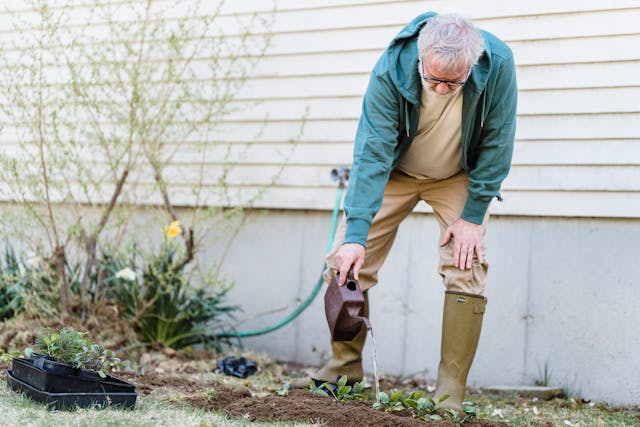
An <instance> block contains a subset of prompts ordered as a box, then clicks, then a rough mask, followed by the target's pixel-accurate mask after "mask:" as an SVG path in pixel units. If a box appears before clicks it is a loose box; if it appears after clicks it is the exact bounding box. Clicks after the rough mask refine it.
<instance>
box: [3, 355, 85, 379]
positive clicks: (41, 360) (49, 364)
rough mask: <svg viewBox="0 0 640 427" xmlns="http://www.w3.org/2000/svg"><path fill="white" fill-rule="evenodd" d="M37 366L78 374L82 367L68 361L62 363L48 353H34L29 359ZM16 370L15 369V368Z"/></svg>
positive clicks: (60, 373)
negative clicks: (76, 366)
mask: <svg viewBox="0 0 640 427" xmlns="http://www.w3.org/2000/svg"><path fill="white" fill-rule="evenodd" d="M26 360H29V361H32V362H33V365H34V366H35V367H36V368H40V369H44V370H45V371H47V372H50V373H52V374H58V375H78V371H79V370H80V368H75V367H74V366H73V365H70V364H68V363H60V362H58V361H56V359H54V358H53V357H51V356H48V355H46V354H38V353H34V354H33V356H31V357H30V358H29V359H26ZM14 371H15V369H14Z"/></svg>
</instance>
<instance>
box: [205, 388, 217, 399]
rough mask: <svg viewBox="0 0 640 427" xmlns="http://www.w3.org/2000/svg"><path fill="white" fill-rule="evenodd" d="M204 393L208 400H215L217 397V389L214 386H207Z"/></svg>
mask: <svg viewBox="0 0 640 427" xmlns="http://www.w3.org/2000/svg"><path fill="white" fill-rule="evenodd" d="M204 394H205V395H206V396H207V399H209V400H216V399H217V398H218V391H217V390H216V389H215V388H208V389H206V390H205V391H204Z"/></svg>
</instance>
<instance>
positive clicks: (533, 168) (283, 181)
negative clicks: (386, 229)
mask: <svg viewBox="0 0 640 427" xmlns="http://www.w3.org/2000/svg"><path fill="white" fill-rule="evenodd" d="M276 3H277V10H276V12H275V14H274V15H273V17H274V20H273V24H272V26H271V31H272V32H273V37H272V39H271V45H270V47H269V49H268V50H267V52H266V53H265V55H264V56H263V57H262V58H261V59H260V60H259V61H258V63H257V64H256V65H255V66H254V67H253V68H252V69H251V78H250V79H249V80H248V81H247V82H246V83H245V85H244V86H243V87H242V88H241V90H240V91H239V93H238V96H237V99H236V100H235V101H234V102H233V103H232V107H233V110H234V111H233V112H231V113H230V114H229V115H228V116H227V117H226V119H225V123H224V124H223V125H222V126H220V128H219V129H218V130H217V131H216V132H215V133H214V134H212V135H213V137H215V138H216V139H217V140H219V141H221V142H222V143H223V146H220V147H217V148H215V149H213V150H212V151H211V152H210V154H209V155H208V157H207V160H206V162H205V163H206V166H207V171H208V175H207V177H206V179H205V180H204V181H205V186H206V188H207V191H211V193H212V194H213V193H215V192H216V191H218V190H217V189H216V179H217V177H218V176H219V174H220V173H222V172H221V171H222V168H221V163H222V161H223V159H225V158H227V159H230V160H233V161H234V162H236V164H237V166H236V167H235V169H234V170H233V171H232V173H231V174H230V175H229V184H230V191H233V192H234V200H236V201H241V200H242V197H250V196H247V195H251V194H256V193H259V192H260V189H261V188H262V187H263V186H265V185H271V184H273V185H272V186H271V188H269V190H268V191H266V192H265V193H264V195H263V196H262V197H261V198H260V199H259V200H258V201H257V202H256V204H257V205H258V206H260V207H266V208H294V209H327V208H331V207H332V205H333V192H334V188H335V187H334V186H335V184H334V183H333V182H332V181H331V180H330V178H329V171H330V170H331V168H333V167H335V166H337V165H341V164H349V163H350V162H351V149H352V141H353V136H354V134H355V129H356V126H357V120H358V117H359V114H360V105H361V99H362V95H363V93H364V90H365V89H366V85H367V82H368V78H369V72H370V70H371V68H372V66H373V65H374V63H375V61H376V60H377V58H378V56H379V55H380V53H381V52H382V50H383V49H384V47H385V45H386V44H387V43H388V42H389V40H390V39H391V38H392V37H393V36H394V35H395V34H396V33H397V32H398V31H399V29H400V28H401V27H402V26H403V25H404V23H405V22H407V21H409V20H410V19H411V18H413V17H414V16H415V15H416V14H418V13H421V12H423V11H425V10H430V9H433V10H437V11H440V12H451V11H458V12H460V13H462V14H464V15H466V16H469V17H471V18H473V19H474V20H475V22H476V23H477V24H478V25H479V26H480V27H482V28H484V29H487V30H489V31H491V32H493V33H494V34H496V35H497V36H499V37H500V38H502V39H503V40H505V41H506V42H507V43H508V44H509V45H510V46H511V48H512V49H513V51H514V55H515V58H516V64H517V67H518V69H517V73H518V82H519V106H518V128H517V132H516V147H515V151H514V160H513V168H512V172H511V174H510V176H509V177H508V178H507V180H506V181H505V182H504V185H503V191H502V193H503V196H504V199H505V201H504V203H500V204H495V205H494V206H493V208H492V209H493V211H494V213H499V214H507V215H559V216H565V215H575V216H602V217H638V216H640V184H638V183H639V182H640V179H639V178H640V172H639V170H640V168H639V166H640V125H639V123H640V30H638V27H637V22H639V21H640V7H639V6H638V3H637V2H636V1H607V2H605V1H603V0H602V1H601V0H598V1H581V2H558V1H549V0H543V1H537V2H502V1H488V2H477V1H470V0H469V1H430V2H426V1H385V2H381V1H356V0H350V1H347V0H332V1H327V0H323V1H319V0H307V1H304V2H300V1H293V0H280V1H278V2H276ZM167 4H168V3H167ZM270 4H271V3H270V2H263V1H255V0H253V1H250V0H233V1H229V2H227V3H226V4H225V6H224V8H223V11H224V13H225V14H227V16H225V17H223V18H222V19H221V21H220V28H219V30H220V31H223V32H225V33H227V34H231V35H237V34H238V29H237V25H236V24H235V23H237V20H238V19H240V20H242V19H250V18H251V17H252V14H253V13H255V12H259V13H264V16H270V14H271V13H272V5H271V6H269V5H270ZM22 13H24V14H28V12H27V11H26V10H25V11H24V12H22ZM25 16H26V15H25ZM72 16H76V19H78V20H79V19H80V17H81V16H83V15H82V13H79V12H78V13H75V14H73V15H72ZM0 32H2V33H3V37H4V36H5V35H6V36H8V37H11V32H10V31H9V30H8V28H7V24H2V25H0ZM16 55H17V53H16ZM200 61H201V62H202V64H203V69H204V66H205V65H206V64H207V58H202V59H201V60H200ZM4 127H5V129H4V130H3V132H2V133H1V134H0V143H1V144H3V145H4V146H5V147H6V148H7V149H9V150H11V147H13V146H14V145H15V143H16V138H15V137H14V136H12V132H10V129H12V126H11V125H10V126H7V124H4ZM301 127H302V132H301ZM196 139H197V138H196ZM197 142H198V141H192V140H187V141H181V142H180V143H178V142H177V141H176V142H175V146H176V149H177V150H178V152H177V154H176V155H175V157H174V158H173V161H174V165H173V166H172V167H170V168H169V169H168V172H170V174H171V175H170V176H171V178H172V182H173V185H174V187H175V188H174V192H175V193H176V197H177V199H176V202H179V203H182V204H185V205H189V204H190V203H191V200H190V196H189V194H190V192H189V191H186V189H188V188H189V185H190V182H191V181H192V180H195V179H197V176H195V172H194V171H193V170H190V165H195V164H197V162H198V161H199V160H198V159H199V158H200V157H199V156H198V154H197V152H196V150H195V149H194V148H193V147H192V146H191V145H194V144H195V145H194V147H195V146H196V145H197ZM224 144H230V145H231V150H229V151H227V150H226V148H225V147H224ZM225 156H226V157H225ZM98 163H99V162H98ZM191 169H194V168H191ZM142 172H144V171H142ZM274 177H277V179H276V180H275V183H272V179H273V178H274ZM136 178H137V179H138V181H139V182H140V184H141V185H145V184H146V183H147V181H148V178H149V176H148V175H147V176H145V174H144V173H140V174H138V175H137V176H136ZM236 193H237V194H236ZM243 195H244V196H243ZM418 210H419V211H426V210H428V207H420V208H418Z"/></svg>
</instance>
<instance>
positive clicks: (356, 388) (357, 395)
mask: <svg viewBox="0 0 640 427" xmlns="http://www.w3.org/2000/svg"><path fill="white" fill-rule="evenodd" d="M347 381H348V378H347V376H346V375H343V376H341V377H340V379H339V380H338V384H337V387H335V388H334V387H332V386H331V384H329V382H327V381H325V382H323V383H322V384H320V385H318V386H317V385H316V384H315V381H313V380H311V382H310V383H309V391H311V392H312V393H315V394H319V395H321V396H327V397H328V396H331V397H333V398H334V399H335V400H337V401H338V402H341V401H344V400H354V399H363V398H364V395H363V394H362V391H363V389H364V385H363V384H362V383H359V382H357V383H355V384H353V385H352V386H351V385H348V384H347Z"/></svg>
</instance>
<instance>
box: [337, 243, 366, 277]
mask: <svg viewBox="0 0 640 427" xmlns="http://www.w3.org/2000/svg"><path fill="white" fill-rule="evenodd" d="M364 252H365V249H364V246H362V245H361V244H359V243H345V244H344V245H342V246H340V249H338V252H336V255H335V257H334V259H335V263H336V266H337V268H338V272H339V273H340V277H339V278H338V285H340V286H342V285H344V284H345V283H346V282H347V273H349V270H351V267H353V278H354V279H356V280H359V277H358V274H359V273H360V268H362V264H364Z"/></svg>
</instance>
